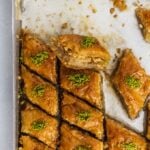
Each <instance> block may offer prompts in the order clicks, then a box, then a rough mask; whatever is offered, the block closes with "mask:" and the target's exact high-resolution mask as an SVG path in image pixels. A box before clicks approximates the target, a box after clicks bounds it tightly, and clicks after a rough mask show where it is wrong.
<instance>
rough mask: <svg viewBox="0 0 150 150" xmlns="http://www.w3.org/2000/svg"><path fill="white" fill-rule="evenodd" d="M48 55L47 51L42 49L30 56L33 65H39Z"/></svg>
mask: <svg viewBox="0 0 150 150" xmlns="http://www.w3.org/2000/svg"><path fill="white" fill-rule="evenodd" d="M48 57H49V53H48V52H47V51H43V52H39V53H38V54H36V55H35V56H32V57H31V61H32V63H33V64H35V65H41V64H42V63H43V62H44V61H45V60H46V59H47V58H48Z"/></svg>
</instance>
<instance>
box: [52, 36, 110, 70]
mask: <svg viewBox="0 0 150 150" xmlns="http://www.w3.org/2000/svg"><path fill="white" fill-rule="evenodd" d="M85 38H88V39H89V38H92V39H94V41H95V42H94V44H91V45H90V46H89V45H88V44H87V43H88V42H89V41H90V40H87V42H85V47H84V46H83V45H82V42H83V40H84V39H85ZM50 45H51V48H52V50H53V51H54V53H55V54H56V55H57V57H58V58H59V59H60V60H61V62H62V64H63V65H65V66H66V67H68V68H72V69H95V70H98V71H99V70H101V69H104V68H105V67H106V66H107V64H108V62H109V60H110V54H109V53H108V51H107V50H106V49H105V48H104V47H103V46H102V45H101V44H100V43H99V42H98V40H97V39H95V38H93V37H85V36H81V35H75V34H66V35H60V36H58V37H56V38H52V39H51V41H50ZM87 45H88V46H87ZM86 46H87V47H86Z"/></svg>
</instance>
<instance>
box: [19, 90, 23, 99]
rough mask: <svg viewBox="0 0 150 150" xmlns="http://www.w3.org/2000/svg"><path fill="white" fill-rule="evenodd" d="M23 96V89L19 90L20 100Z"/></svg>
mask: <svg viewBox="0 0 150 150" xmlns="http://www.w3.org/2000/svg"><path fill="white" fill-rule="evenodd" d="M22 95H23V89H22V88H19V89H18V98H20V97H21V96H22Z"/></svg>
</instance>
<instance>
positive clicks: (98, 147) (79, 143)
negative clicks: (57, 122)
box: [59, 123, 103, 150]
mask: <svg viewBox="0 0 150 150" xmlns="http://www.w3.org/2000/svg"><path fill="white" fill-rule="evenodd" d="M59 150H103V143H102V142H101V141H99V140H97V139H95V138H93V137H90V136H89V135H87V134H84V133H82V132H81V131H78V130H77V129H74V128H72V127H70V126H69V125H67V124H64V123H63V124H62V126H61V141H60V148H59Z"/></svg>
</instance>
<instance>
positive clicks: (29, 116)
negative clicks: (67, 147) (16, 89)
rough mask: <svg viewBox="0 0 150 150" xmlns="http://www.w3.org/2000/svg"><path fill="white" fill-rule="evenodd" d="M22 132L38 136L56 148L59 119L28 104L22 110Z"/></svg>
mask: <svg viewBox="0 0 150 150" xmlns="http://www.w3.org/2000/svg"><path fill="white" fill-rule="evenodd" d="M21 125H22V126H21V132H22V133H26V134H29V135H31V136H33V137H36V138H37V139H39V140H40V141H42V142H43V143H45V144H47V145H48V146H50V147H51V148H56V144H57V138H58V121H57V119H55V118H54V117H51V116H48V115H47V114H45V113H44V112H42V111H41V110H39V109H37V108H35V107H33V106H31V105H30V104H26V107H25V108H24V110H22V111H21Z"/></svg>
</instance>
